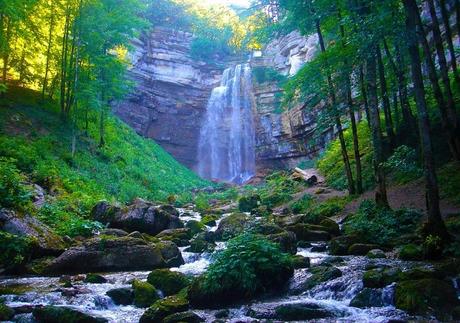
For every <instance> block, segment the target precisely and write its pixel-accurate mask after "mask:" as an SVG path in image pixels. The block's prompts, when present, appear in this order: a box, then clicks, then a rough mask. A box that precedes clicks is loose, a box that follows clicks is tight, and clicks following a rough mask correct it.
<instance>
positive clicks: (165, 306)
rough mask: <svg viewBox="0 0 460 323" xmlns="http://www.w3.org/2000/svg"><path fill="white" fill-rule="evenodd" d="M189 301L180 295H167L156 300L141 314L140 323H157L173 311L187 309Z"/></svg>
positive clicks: (177, 311)
mask: <svg viewBox="0 0 460 323" xmlns="http://www.w3.org/2000/svg"><path fill="white" fill-rule="evenodd" d="M188 308H189V302H188V300H187V299H185V298H184V297H182V296H169V297H166V298H163V299H161V300H158V301H156V302H155V303H154V304H153V305H152V306H150V307H149V308H148V309H147V311H145V313H144V314H143V315H142V317H141V319H140V321H139V322H140V323H157V322H162V321H163V319H164V318H165V317H167V316H169V315H172V314H174V313H179V312H184V311H186V310H188Z"/></svg>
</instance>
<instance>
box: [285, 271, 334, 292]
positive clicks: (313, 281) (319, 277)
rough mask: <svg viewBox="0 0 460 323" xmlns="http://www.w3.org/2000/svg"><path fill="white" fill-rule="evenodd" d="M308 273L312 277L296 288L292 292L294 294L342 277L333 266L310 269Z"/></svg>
mask: <svg viewBox="0 0 460 323" xmlns="http://www.w3.org/2000/svg"><path fill="white" fill-rule="evenodd" d="M310 272H311V273H312V276H311V277H309V278H307V279H306V280H305V281H304V282H302V283H301V284H299V285H298V286H296V287H295V288H294V290H293V291H292V292H293V293H294V294H301V293H303V292H305V291H307V290H309V289H312V288H313V287H315V286H317V285H319V284H321V283H323V282H326V281H329V280H332V279H335V278H338V277H341V276H342V272H341V271H340V269H338V268H336V267H334V266H323V265H321V266H316V267H312V268H310Z"/></svg>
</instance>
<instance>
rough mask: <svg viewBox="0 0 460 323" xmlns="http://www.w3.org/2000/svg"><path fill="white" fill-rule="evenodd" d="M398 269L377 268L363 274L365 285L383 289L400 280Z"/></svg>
mask: <svg viewBox="0 0 460 323" xmlns="http://www.w3.org/2000/svg"><path fill="white" fill-rule="evenodd" d="M400 274H401V270H400V269H398V268H376V269H371V270H368V271H366V272H365V273H364V274H363V285H364V287H368V288H382V287H385V286H387V285H390V284H391V283H394V282H396V281H398V280H399V275H400Z"/></svg>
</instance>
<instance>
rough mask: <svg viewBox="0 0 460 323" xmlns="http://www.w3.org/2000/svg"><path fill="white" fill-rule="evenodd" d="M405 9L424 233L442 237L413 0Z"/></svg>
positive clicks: (444, 234) (444, 232)
mask: <svg viewBox="0 0 460 323" xmlns="http://www.w3.org/2000/svg"><path fill="white" fill-rule="evenodd" d="M403 3H404V8H405V10H406V26H407V33H408V39H407V41H408V42H409V55H410V58H411V70H412V80H413V83H414V94H415V101H416V105H417V114H418V126H419V132H420V144H421V148H422V155H423V164H424V173H425V182H426V204H427V211H428V226H427V228H426V229H427V231H428V232H427V234H433V235H435V236H438V237H440V238H441V239H443V240H444V241H446V240H447V239H448V237H449V234H448V233H447V230H446V227H445V225H444V221H443V220H442V217H441V211H440V209H439V190H438V183H437V177H436V169H435V163H434V157H433V147H432V144H431V135H430V124H429V118H428V112H427V104H426V99H425V88H424V84H423V75H422V67H421V63H420V54H419V47H418V42H417V35H416V33H417V30H416V29H417V24H418V20H419V12H418V8H417V3H416V2H415V0H403Z"/></svg>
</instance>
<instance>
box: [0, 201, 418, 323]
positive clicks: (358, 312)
mask: <svg viewBox="0 0 460 323" xmlns="http://www.w3.org/2000/svg"><path fill="white" fill-rule="evenodd" d="M180 212H181V214H183V215H186V216H182V217H181V219H182V220H184V221H185V222H186V221H189V220H192V219H193V220H199V219H200V218H201V216H200V215H199V214H198V213H196V212H192V211H191V210H185V209H182V210H180ZM217 224H218V223H217ZM216 227H217V225H216V226H214V227H212V228H211V227H209V228H208V229H209V230H215V229H216ZM322 244H324V243H317V244H315V243H313V244H312V246H311V247H308V248H298V252H297V254H298V255H302V256H304V257H309V258H310V262H311V265H312V266H316V265H319V264H322V263H327V262H333V263H334V266H336V267H337V268H338V269H340V270H341V271H342V273H343V275H342V276H341V277H339V278H336V279H332V280H329V281H327V282H324V283H321V284H319V285H317V286H316V287H314V288H313V289H311V290H308V291H306V292H303V293H301V294H300V295H297V294H298V293H295V292H294V291H296V290H298V286H299V285H300V284H301V283H302V282H304V281H305V280H306V279H308V278H309V276H311V274H310V273H309V269H308V268H307V269H297V270H295V273H294V277H293V278H292V279H291V280H290V282H289V286H287V287H286V289H285V290H284V291H280V293H279V294H278V295H271V296H265V297H263V298H259V299H258V300H255V301H253V302H249V303H246V304H242V305H238V306H234V307H232V308H229V309H228V317H227V318H226V319H225V320H226V322H253V321H254V320H255V319H262V320H263V319H270V318H271V315H272V314H273V313H274V309H275V308H276V307H279V306H281V305H286V304H308V305H313V306H315V307H320V308H322V309H325V310H327V311H328V312H332V313H333V315H334V317H333V318H326V319H317V320H315V322H351V321H352V322H389V321H393V320H396V321H401V320H411V319H412V320H417V319H420V318H416V317H410V316H409V315H408V314H406V313H405V312H403V311H400V310H398V309H396V308H395V307H394V306H393V294H394V285H389V286H387V287H386V288H384V289H382V290H381V295H380V296H379V297H381V301H382V303H383V304H384V306H383V307H373V308H366V309H360V308H356V307H351V306H350V305H349V304H350V301H351V300H352V299H353V297H354V296H356V295H357V294H358V293H359V292H360V291H361V290H362V288H363V284H362V275H363V273H364V271H365V270H366V267H368V266H370V265H377V266H388V267H398V268H400V269H402V270H407V269H410V268H411V267H414V266H420V265H421V264H422V263H420V262H407V261H400V260H393V259H369V258H367V257H359V256H346V257H335V256H334V257H332V256H330V255H328V253H327V251H321V252H312V248H313V247H316V248H315V250H317V249H321V248H317V247H318V246H321V245H322ZM223 248H225V243H218V244H217V247H216V250H221V249H223ZM185 249H186V247H183V248H180V250H181V252H182V256H183V258H184V261H185V264H184V265H182V266H180V267H177V268H172V270H175V271H179V272H182V273H184V274H186V275H191V276H197V275H200V274H202V273H203V272H204V271H205V270H206V268H207V267H208V266H209V264H210V263H211V261H212V254H210V253H203V254H197V253H191V252H186V251H185ZM425 266H427V265H426V264H425ZM102 274H103V276H104V277H105V278H106V279H107V283H103V284H88V283H85V282H83V279H84V277H85V276H84V275H79V276H77V277H76V279H75V280H77V281H76V282H75V283H74V284H73V287H71V288H63V287H62V283H61V282H60V281H59V280H60V278H59V277H1V278H0V289H3V290H5V288H11V289H13V290H16V291H17V290H20V291H21V292H22V293H20V294H19V295H3V296H0V297H1V298H3V299H4V300H5V303H6V305H8V306H10V307H12V308H16V309H18V310H17V311H16V312H21V313H23V314H17V315H16V316H15V317H14V319H13V322H34V319H33V317H32V314H31V313H30V312H31V309H32V308H33V307H34V306H37V305H57V306H67V307H72V308H75V309H77V310H79V311H81V312H85V313H88V314H91V315H94V316H99V317H104V318H107V319H108V320H109V321H110V322H138V321H139V318H140V317H141V315H142V314H143V313H144V311H145V309H141V308H136V307H134V306H131V305H129V306H117V305H115V304H114V303H113V302H112V300H111V298H110V297H108V296H107V295H106V292H107V291H109V290H110V289H114V288H121V287H130V286H131V281H132V280H133V279H135V278H136V279H142V280H145V279H146V278H147V275H148V274H149V272H121V273H102ZM80 276H81V279H79V277H80ZM192 310H193V309H192ZM194 312H195V313H196V314H198V315H199V316H201V317H202V318H203V319H204V320H205V321H206V322H213V321H214V320H215V319H216V318H215V314H216V313H217V312H219V310H194Z"/></svg>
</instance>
